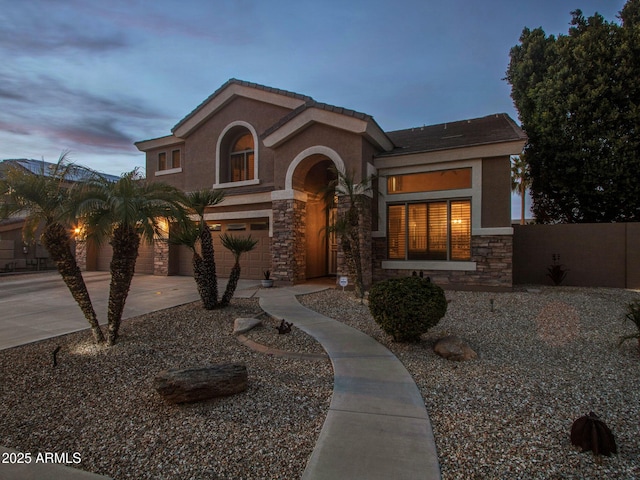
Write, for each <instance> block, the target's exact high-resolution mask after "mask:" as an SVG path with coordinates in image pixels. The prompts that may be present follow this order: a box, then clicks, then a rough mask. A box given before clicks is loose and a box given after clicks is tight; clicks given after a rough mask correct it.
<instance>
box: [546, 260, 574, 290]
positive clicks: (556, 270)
mask: <svg viewBox="0 0 640 480" xmlns="http://www.w3.org/2000/svg"><path fill="white" fill-rule="evenodd" d="M551 261H552V263H551V265H549V267H548V268H547V277H549V278H550V279H551V281H552V282H553V284H554V285H556V286H558V285H560V284H561V283H562V282H563V281H564V279H565V278H566V276H567V272H568V271H569V270H566V269H565V268H564V265H562V264H561V263H560V255H559V254H557V253H554V254H553V255H551Z"/></svg>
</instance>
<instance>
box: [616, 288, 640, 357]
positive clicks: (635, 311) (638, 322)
mask: <svg viewBox="0 0 640 480" xmlns="http://www.w3.org/2000/svg"><path fill="white" fill-rule="evenodd" d="M624 318H625V320H629V321H631V322H632V323H633V324H635V326H636V327H637V329H638V331H637V332H636V333H632V334H630V335H625V336H624V337H622V338H621V339H620V345H622V344H623V343H624V342H626V341H627V340H631V339H634V338H635V339H637V340H638V349H639V350H640V301H639V300H636V301H635V302H631V303H629V304H628V305H627V313H626V314H625V316H624Z"/></svg>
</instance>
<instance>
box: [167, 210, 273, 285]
mask: <svg viewBox="0 0 640 480" xmlns="http://www.w3.org/2000/svg"><path fill="white" fill-rule="evenodd" d="M209 228H211V236H212V237H213V248H214V250H215V260H216V273H217V276H219V277H221V278H227V277H228V276H229V274H230V273H231V269H232V268H233V264H234V258H233V254H232V253H231V252H230V251H229V250H227V249H226V248H224V247H223V246H222V242H221V241H220V235H223V234H225V233H228V234H229V235H234V236H237V237H248V236H249V235H251V238H253V239H255V240H257V241H258V244H257V245H256V247H255V248H254V249H253V250H252V251H251V252H249V253H245V254H243V255H242V256H241V257H240V268H241V269H242V272H241V274H240V277H241V278H246V279H254V280H260V279H262V278H263V273H262V272H264V271H265V270H269V269H271V239H270V238H269V219H268V218H260V219H250V220H247V219H242V220H237V221H234V220H231V221H224V222H209ZM170 248H171V253H170V258H171V264H172V269H171V270H172V273H175V274H178V275H193V268H192V264H191V259H192V253H191V250H189V249H188V248H186V247H182V246H181V247H176V246H171V247H170Z"/></svg>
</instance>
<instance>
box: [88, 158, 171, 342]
mask: <svg viewBox="0 0 640 480" xmlns="http://www.w3.org/2000/svg"><path fill="white" fill-rule="evenodd" d="M182 201H183V196H182V194H181V192H180V191H179V190H177V189H176V188H174V187H172V186H170V185H167V184H164V183H155V182H154V183H148V182H146V181H145V180H144V179H143V178H142V177H141V175H140V174H139V172H138V170H137V169H135V170H133V171H131V172H128V173H125V174H124V175H122V176H121V178H120V179H119V180H118V181H117V182H108V181H106V180H104V179H98V180H95V181H92V182H88V184H87V188H86V189H85V191H84V192H83V194H82V201H81V203H80V204H79V209H78V213H79V215H80V217H81V218H82V220H83V221H84V222H85V226H86V229H87V232H88V235H89V237H91V238H93V239H95V240H96V241H97V242H101V241H103V240H104V239H106V238H109V239H110V240H109V243H110V244H111V246H112V248H113V257H112V259H111V264H110V271H111V284H110V286H109V307H108V311H107V322H108V329H107V342H108V343H109V345H114V344H115V342H116V340H117V338H118V331H119V329H120V322H121V321H122V314H123V311H124V306H125V302H126V300H127V296H128V295H129V289H130V288H131V280H132V279H133V275H134V272H135V266H136V259H137V258H138V249H139V247H140V241H141V239H145V240H147V241H149V242H152V241H153V239H154V237H155V236H160V235H162V234H163V233H164V232H163V227H164V225H163V224H164V223H165V222H169V221H173V220H178V219H182V218H183V217H184V208H183V207H182V203H181V202H182Z"/></svg>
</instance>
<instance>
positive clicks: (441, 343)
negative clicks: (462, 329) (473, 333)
mask: <svg viewBox="0 0 640 480" xmlns="http://www.w3.org/2000/svg"><path fill="white" fill-rule="evenodd" d="M433 350H434V351H435V352H436V353H437V354H438V355H440V356H441V357H443V358H446V359H447V360H455V361H457V362H463V361H465V360H473V359H474V358H476V357H477V356H478V354H477V353H476V352H475V351H474V350H473V349H472V348H471V347H470V346H469V345H468V344H467V342H465V341H464V340H463V339H462V338H460V337H456V336H455V335H449V336H448V337H443V338H441V339H440V340H438V341H437V342H436V344H435V345H434V347H433Z"/></svg>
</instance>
